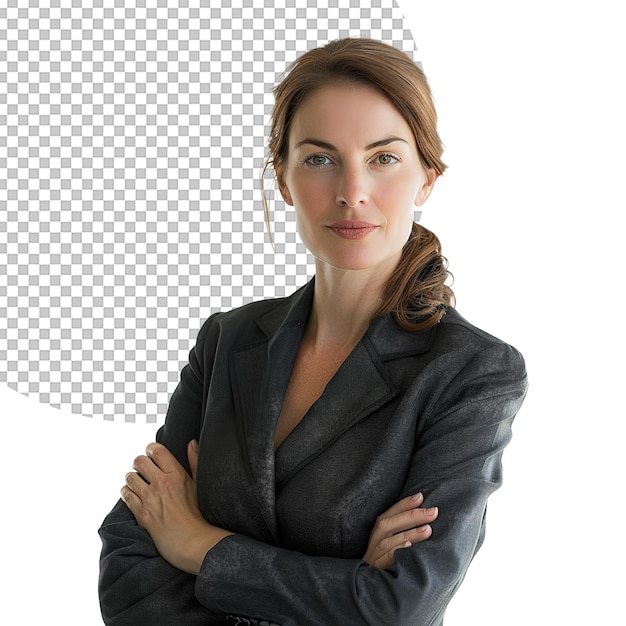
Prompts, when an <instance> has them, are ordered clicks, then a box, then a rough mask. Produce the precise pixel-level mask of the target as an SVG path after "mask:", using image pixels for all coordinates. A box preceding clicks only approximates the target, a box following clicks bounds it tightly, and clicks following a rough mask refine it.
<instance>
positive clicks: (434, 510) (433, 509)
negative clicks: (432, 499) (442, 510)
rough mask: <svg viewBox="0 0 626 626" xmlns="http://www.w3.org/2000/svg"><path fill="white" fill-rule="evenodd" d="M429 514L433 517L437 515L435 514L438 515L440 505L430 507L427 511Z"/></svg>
mask: <svg viewBox="0 0 626 626" xmlns="http://www.w3.org/2000/svg"><path fill="white" fill-rule="evenodd" d="M427 513H428V515H430V516H431V517H435V515H437V514H438V513H439V507H437V506H433V507H431V508H430V509H428V511H427Z"/></svg>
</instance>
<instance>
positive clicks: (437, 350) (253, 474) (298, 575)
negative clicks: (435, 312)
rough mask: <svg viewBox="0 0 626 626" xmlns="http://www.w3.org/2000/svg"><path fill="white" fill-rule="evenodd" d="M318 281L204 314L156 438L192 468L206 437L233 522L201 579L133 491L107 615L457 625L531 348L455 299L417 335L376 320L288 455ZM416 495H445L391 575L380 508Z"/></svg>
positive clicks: (208, 491)
mask: <svg viewBox="0 0 626 626" xmlns="http://www.w3.org/2000/svg"><path fill="white" fill-rule="evenodd" d="M312 294H313V281H311V282H310V283H309V284H308V285H306V286H305V287H304V288H302V289H300V290H299V291H297V292H296V293H295V294H293V295H292V296H291V297H289V298H284V299H277V300H266V301H261V302H257V303H253V304H249V305H246V306H244V307H241V308H239V309H235V310H233V311H230V312H228V313H218V314H215V315H213V316H212V317H211V318H209V319H208V320H207V322H206V323H205V324H204V326H203V328H202V330H201V331H200V333H199V335H198V340H197V345H196V346H195V348H194V349H193V350H192V351H191V353H190V358H189V364H188V365H187V366H186V367H185V368H184V369H183V371H182V373H181V381H180V384H179V385H178V387H177V389H176V390H175V392H174V394H173V395H172V398H171V402H170V406H169V409H168V412H167V417H166V422H165V425H164V426H163V427H162V428H161V429H160V430H159V432H158V435H157V440H158V441H160V442H161V443H163V444H165V445H166V446H167V447H168V448H169V449H170V450H171V451H172V452H173V454H175V456H176V457H177V458H178V459H179V461H181V463H183V464H184V465H185V466H186V467H187V468H188V464H187V460H186V447H187V443H188V442H189V441H190V440H191V439H193V438H197V439H199V441H200V452H199V466H198V478H197V486H198V497H199V504H200V508H201V510H202V513H203V515H204V516H205V517H206V519H208V520H209V521H210V522H211V523H213V524H215V525H217V526H221V527H224V528H226V529H228V530H230V531H233V532H234V533H236V534H235V535H232V536H230V537H227V538H225V539H223V540H222V541H221V542H220V543H218V544H217V545H216V546H215V547H214V548H213V549H212V550H211V551H210V552H208V553H207V555H206V557H205V559H204V562H203V564H202V569H201V571H200V574H199V575H198V576H197V577H196V576H192V575H189V574H186V573H184V572H181V571H180V570H178V569H176V568H174V567H172V566H171V565H169V564H168V563H167V562H166V561H165V560H164V559H162V558H161V557H160V556H159V554H158V552H157V551H156V549H155V547H154V545H153V543H152V541H151V539H150V537H149V535H148V534H147V532H146V531H145V530H144V529H142V528H140V527H139V526H137V524H136V522H135V519H134V517H133V515H132V514H131V513H130V511H129V509H128V508H127V507H126V505H125V504H124V503H123V502H121V501H120V502H118V504H117V505H116V506H115V508H114V509H113V510H112V511H111V513H110V514H109V515H108V516H107V517H106V519H105V521H104V523H103V525H102V527H101V529H100V535H101V538H102V542H103V549H102V557H101V565H100V580H99V591H100V603H101V608H102V614H103V616H104V619H105V622H106V623H107V624H132V625H135V626H136V625H139V624H176V625H191V624H217V623H227V618H226V616H228V615H230V616H243V617H248V618H255V619H258V620H267V621H270V622H275V623H278V624H401V625H409V624H415V625H418V626H428V625H437V624H441V623H442V621H443V613H444V610H445V607H446V606H447V604H448V602H449V600H450V598H451V597H452V595H453V593H454V592H455V590H456V589H457V587H458V586H459V584H460V583H461V581H462V579H463V576H464V574H465V571H466V569H467V567H468V565H469V563H470V561H471V559H472V557H473V556H474V554H475V553H476V551H477V550H478V548H479V547H480V545H481V543H482V541H483V535H484V515H485V511H486V505H487V498H488V496H489V495H490V494H491V493H492V492H493V491H494V490H495V489H497V488H498V487H499V486H500V484H501V481H502V470H501V456H502V451H503V449H504V448H505V446H506V444H507V443H508V442H509V440H510V437H511V422H512V421H513V417H514V416H515V414H516V412H517V411H518V409H519V407H520V405H521V403H522V400H523V397H524V394H525V391H526V372H525V367H524V362H523V359H522V357H521V355H520V354H519V353H518V352H517V351H516V350H515V349H514V348H512V347H511V346H509V345H507V344H505V343H503V342H501V341H500V340H498V339H495V338H494V337H492V336H490V335H488V334H486V333H484V332H483V331H481V330H478V329H477V328H475V327H473V326H472V325H470V324H469V323H468V322H466V321H465V320H464V319H463V318H462V317H461V316H460V315H459V314H458V313H457V312H456V311H455V310H453V309H450V310H449V311H448V312H447V313H446V315H445V316H444V317H443V319H442V321H441V322H440V323H439V324H437V325H436V326H435V327H434V328H432V329H431V330H428V331H426V332H420V333H410V332H407V331H405V330H402V329H401V328H400V326H398V324H397V323H396V322H395V321H394V320H393V318H392V317H391V316H386V317H382V318H378V319H375V320H374V321H373V322H372V324H371V325H370V327H369V329H368V331H367V332H366V334H365V335H364V336H363V338H362V339H361V341H360V342H359V344H358V345H357V346H356V348H355V349H354V351H353V352H352V353H351V354H350V355H349V356H348V358H347V359H346V361H345V362H344V363H343V365H342V366H341V368H340V369H339V370H338V372H337V373H336V374H335V376H334V377H333V378H332V380H331V381H330V382H329V383H328V385H327V387H326V389H325V391H324V393H323V394H322V396H321V397H320V398H319V399H318V400H317V402H315V403H314V405H313V406H312V407H311V409H310V410H309V411H308V413H307V414H306V416H305V417H304V419H303V420H302V421H301V422H300V423H299V424H298V426H297V427H296V428H295V429H294V430H293V432H292V433H291V434H290V435H289V436H288V437H287V439H286V440H285V441H284V442H283V443H282V445H281V446H280V447H279V448H278V450H277V451H276V453H274V448H273V436H274V430H275V425H276V421H277V419H278V415H279V412H280V408H281V403H282V399H283V397H284V394H285V390H286V388H287V384H288V382H289V376H290V373H291V370H292V366H293V363H294V359H295V356H296V352H297V349H298V345H299V342H300V338H301V336H302V331H303V329H304V326H305V324H306V321H307V318H308V315H309V312H310V308H311V302H312ZM418 491H422V492H423V493H424V495H425V504H424V506H434V505H436V506H438V507H439V517H438V519H437V521H436V522H435V523H433V524H432V526H433V534H432V536H431V537H430V538H429V539H428V540H427V541H425V542H422V543H418V544H415V545H414V546H412V547H410V548H406V549H402V550H399V551H397V552H396V555H395V556H396V563H395V565H394V566H393V567H391V568H390V569H388V570H381V569H378V568H375V567H371V566H369V565H368V564H367V563H365V562H364V561H362V560H361V557H362V556H363V555H364V554H365V550H366V547H367V542H368V538H369V535H370V532H371V530H372V528H373V526H374V523H375V521H376V517H377V516H378V515H379V514H381V513H382V512H383V511H385V510H386V509H387V508H388V507H390V506H391V505H392V504H393V503H394V502H396V501H397V500H398V499H399V498H402V497H404V496H407V495H410V494H414V493H416V492H418ZM231 619H232V618H231ZM231 623H232V621H231Z"/></svg>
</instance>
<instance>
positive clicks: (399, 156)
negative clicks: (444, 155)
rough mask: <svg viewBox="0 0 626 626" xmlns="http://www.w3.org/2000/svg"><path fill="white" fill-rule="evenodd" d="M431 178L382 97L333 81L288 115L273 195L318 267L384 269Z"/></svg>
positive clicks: (364, 88) (423, 198)
mask: <svg viewBox="0 0 626 626" xmlns="http://www.w3.org/2000/svg"><path fill="white" fill-rule="evenodd" d="M435 179H436V175H435V172H434V170H425V169H424V167H423V166H422V165H421V162H420V159H419V156H418V152H417V145H416V143H415V138H414V136H413V133H412V131H411V128H410V127H409V125H408V124H407V122H406V120H405V119H404V118H403V117H402V115H401V114H400V113H399V112H398V110H397V109H396V108H395V107H394V106H393V105H392V104H391V102H390V101H389V100H388V99H387V98H386V97H385V96H384V95H382V94H381V93H380V92H379V91H377V90H376V89H374V88H372V87H369V86H363V85H358V86H354V85H345V84H337V85H329V86H326V87H322V88H320V89H319V90H317V91H315V92H313V94H311V95H310V96H308V97H307V98H306V99H305V100H304V101H303V103H302V104H301V105H300V106H299V108H298V110H297V111H296V114H295V115H294V118H293V120H292V125H291V131H290V134H289V155H288V158H287V162H286V166H285V171H284V178H283V184H282V185H281V186H280V190H281V194H282V196H283V198H284V200H285V202H286V203H287V204H289V205H291V206H293V207H295V209H296V220H297V227H298V232H299V234H300V237H301V238H302V241H303V242H304V244H305V245H306V247H307V248H308V249H309V251H310V252H311V253H312V254H313V256H315V257H316V259H317V260H318V262H320V261H321V262H323V263H327V264H329V265H330V266H332V267H335V268H338V269H345V270H362V269H372V268H379V269H386V270H387V271H391V270H392V269H393V268H394V267H395V266H396V265H397V263H398V261H399V259H400V254H401V252H402V247H403V246H404V244H405V243H406V241H407V239H408V238H409V234H410V232H411V226H412V223H413V211H414V208H415V207H416V206H420V205H422V204H423V203H424V202H425V201H426V199H427V198H428V196H429V194H430V192H431V190H432V187H433V184H434V182H435Z"/></svg>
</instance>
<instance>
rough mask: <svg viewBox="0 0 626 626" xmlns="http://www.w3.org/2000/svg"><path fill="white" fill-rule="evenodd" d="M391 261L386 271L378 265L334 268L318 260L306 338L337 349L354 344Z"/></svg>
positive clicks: (366, 322) (368, 318) (375, 302)
mask: <svg viewBox="0 0 626 626" xmlns="http://www.w3.org/2000/svg"><path fill="white" fill-rule="evenodd" d="M395 262H396V260H394V261H393V262H392V263H390V264H389V266H390V269H388V271H386V270H385V268H381V267H377V268H373V269H371V270H369V269H368V270H338V269H336V268H333V267H330V266H328V265H326V264H325V263H322V262H319V261H318V262H317V263H316V273H315V293H314V296H313V308H312V311H311V317H310V319H309V324H308V327H307V335H308V338H309V340H310V341H312V342H313V344H317V345H318V346H334V347H336V348H337V349H338V350H341V349H342V348H343V347H350V346H354V345H356V343H357V342H358V341H359V340H360V338H361V337H362V336H363V334H364V333H365V331H366V330H367V328H368V326H369V324H370V322H371V320H372V316H373V315H374V313H375V312H376V310H377V309H378V308H379V307H380V302H381V300H380V298H381V294H382V291H383V288H384V286H385V283H386V282H387V279H388V278H389V276H390V274H391V271H393V269H394V267H395Z"/></svg>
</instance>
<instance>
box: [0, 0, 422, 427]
mask: <svg viewBox="0 0 626 626" xmlns="http://www.w3.org/2000/svg"><path fill="white" fill-rule="evenodd" d="M85 5H87V6H85ZM275 5H276V6H275ZM346 36H357V37H358V36H361V37H373V38H375V39H381V40H383V41H386V42H388V43H392V44H393V45H395V46H396V47H398V48H401V49H402V50H404V51H405V52H407V53H409V55H410V56H411V57H412V58H415V54H414V51H415V45H414V42H413V38H412V36H411V33H410V32H409V31H408V30H405V29H404V27H403V19H402V14H401V12H400V10H399V8H398V7H397V5H396V4H395V2H391V1H383V0H365V1H361V0H359V1H356V0H345V1H337V0H336V1H334V2H333V1H330V2H326V3H324V2H316V1H311V0H302V1H300V0H298V1H295V0H291V1H289V0H286V1H283V2H274V1H273V0H265V1H257V0H254V1H250V0H248V1H245V0H240V1H235V0H233V1H232V2H229V1H224V2H221V3H219V2H214V1H213V0H210V1H208V0H201V1H200V2H188V1H185V0H180V1H179V2H172V1H171V0H154V1H146V0H135V1H134V2H132V1H128V0H107V1H104V0H94V1H93V2H91V3H89V2H81V1H78V0H71V1H70V0H48V1H45V0H8V1H7V0H5V1H4V2H3V3H2V6H1V7H0V383H4V384H6V385H8V386H9V387H10V388H12V389H14V390H16V391H18V392H20V393H23V394H28V395H30V396H34V397H36V398H37V399H38V400H39V401H40V402H42V403H47V404H50V405H52V406H55V407H63V408H64V409H66V410H67V409H69V410H71V411H72V412H75V413H80V414H83V415H86V416H98V417H102V418H104V419H107V420H113V419H115V420H122V421H124V420H125V421H127V422H134V421H135V420H144V421H146V422H156V421H157V420H158V419H159V418H160V417H162V416H163V414H164V413H165V410H166V408H167V402H168V399H169V395H170V394H171V392H172V391H173V389H174V388H175V386H176V384H177V381H178V377H179V370H180V368H181V367H182V366H183V365H184V364H185V363H186V361H187V358H188V353H189V349H190V348H191V347H192V346H193V344H194V341H195V337H196V334H197V332H198V330H199V328H200V326H201V324H202V322H203V320H204V319H206V318H207V317H208V316H209V315H210V314H211V313H213V312H215V311H218V310H227V309H230V308H232V307H236V306H240V305H242V304H244V303H246V302H249V301H250V300H253V299H261V298H266V297H278V296H284V295H288V294H290V293H291V292H293V291H294V290H295V289H296V288H297V287H299V286H300V285H302V284H304V283H305V282H306V280H307V279H308V278H309V277H310V276H311V275H312V272H313V264H312V259H311V258H310V256H309V255H308V254H307V252H306V250H305V248H304V247H303V245H302V244H301V243H300V242H299V240H298V239H297V235H296V231H295V221H294V215H293V212H292V211H291V210H290V209H289V208H288V207H285V206H284V204H283V203H282V201H281V200H279V198H278V197H277V196H278V194H276V196H274V194H273V192H272V191H271V189H270V190H269V192H268V195H269V198H270V201H271V203H272V206H273V209H274V215H273V230H274V233H275V241H276V251H275V252H274V251H273V250H272V247H271V245H270V244H269V243H268V236H267V234H266V233H265V229H264V220H263V208H262V202H261V192H260V187H261V185H260V172H261V169H262V164H263V159H264V156H265V144H266V139H265V138H266V134H267V133H266V131H267V123H268V119H269V114H270V112H271V108H272V104H273V97H272V93H271V91H272V88H273V86H274V85H275V83H276V82H277V81H278V79H279V77H280V74H281V73H282V72H283V71H284V69H285V68H286V66H287V65H288V63H290V62H291V61H292V60H293V59H295V58H296V56H298V55H299V54H301V53H302V52H304V51H306V50H307V49H309V48H312V47H316V46H318V45H322V44H324V43H326V42H328V41H330V40H333V39H336V38H339V37H346ZM266 186H267V185H266Z"/></svg>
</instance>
